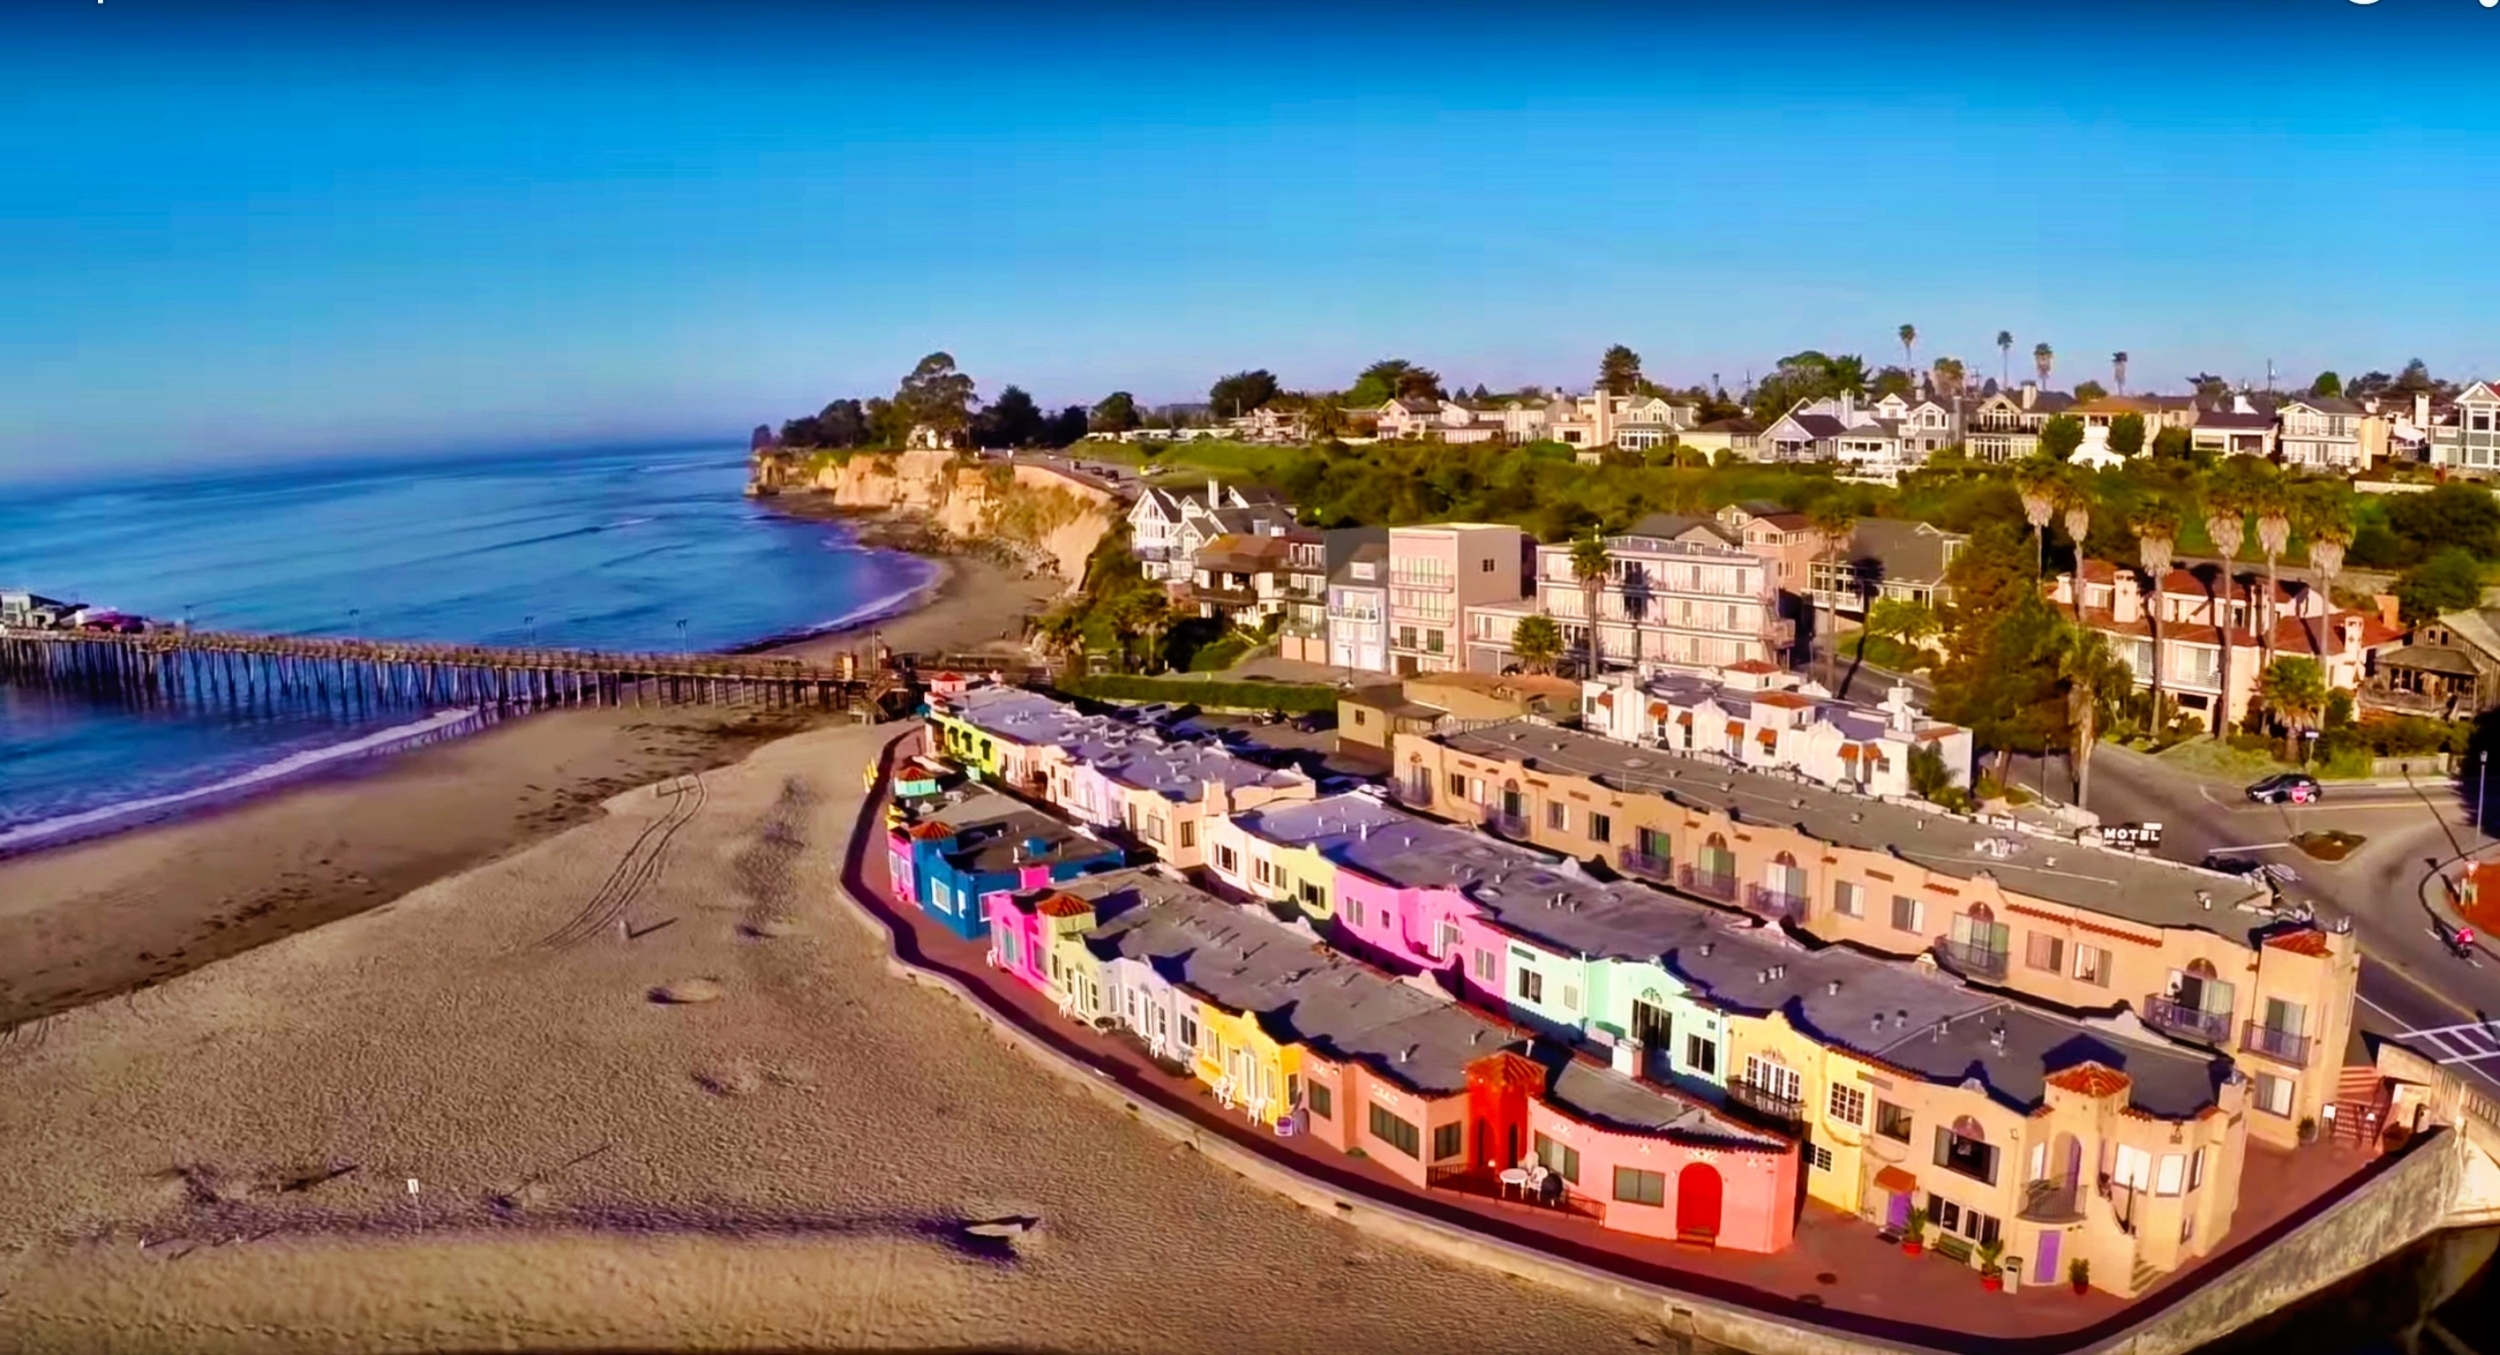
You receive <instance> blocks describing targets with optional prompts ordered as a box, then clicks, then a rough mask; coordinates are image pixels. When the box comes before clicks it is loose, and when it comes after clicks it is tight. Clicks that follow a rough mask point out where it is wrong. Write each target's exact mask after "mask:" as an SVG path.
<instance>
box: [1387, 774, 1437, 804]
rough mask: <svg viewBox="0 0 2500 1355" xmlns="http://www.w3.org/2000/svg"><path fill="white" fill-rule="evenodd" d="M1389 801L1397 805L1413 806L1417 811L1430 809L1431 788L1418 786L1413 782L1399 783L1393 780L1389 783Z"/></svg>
mask: <svg viewBox="0 0 2500 1355" xmlns="http://www.w3.org/2000/svg"><path fill="white" fill-rule="evenodd" d="M1389 799H1390V800H1391V801H1393V802H1395V803H1397V804H1402V805H1413V806H1415V807H1416V808H1418V809H1430V808H1431V807H1432V787H1430V786H1428V785H1418V784H1417V783H1415V782H1413V781H1400V780H1396V779H1394V778H1393V779H1392V780H1391V781H1390V782H1389Z"/></svg>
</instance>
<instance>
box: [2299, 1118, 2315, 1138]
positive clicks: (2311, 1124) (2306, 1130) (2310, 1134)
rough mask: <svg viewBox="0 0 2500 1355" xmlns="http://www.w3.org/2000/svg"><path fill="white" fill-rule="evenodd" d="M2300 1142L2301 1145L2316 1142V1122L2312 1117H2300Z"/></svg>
mask: <svg viewBox="0 0 2500 1355" xmlns="http://www.w3.org/2000/svg"><path fill="white" fill-rule="evenodd" d="M2300 1141H2301V1142H2302V1143H2316V1142H2317V1141H2318V1122H2317V1120H2316V1119H2315V1118H2314V1117H2312V1116H2307V1115H2304V1116H2302V1117H2300Z"/></svg>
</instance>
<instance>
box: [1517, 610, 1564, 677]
mask: <svg viewBox="0 0 2500 1355" xmlns="http://www.w3.org/2000/svg"><path fill="white" fill-rule="evenodd" d="M1562 649H1563V644H1562V627H1560V626H1558V625H1555V624H1554V618H1552V617H1550V616H1547V615H1546V614H1545V613H1543V612H1538V613H1536V614H1535V615H1533V616H1523V617H1521V618H1519V624H1518V625H1516V626H1513V627H1512V628H1511V632H1510V652H1511V655H1512V657H1514V658H1516V659H1518V660H1519V666H1520V667H1522V668H1525V669H1527V670H1528V671H1529V672H1531V673H1551V672H1553V671H1554V664H1555V662H1556V661H1558V660H1560V659H1561V658H1562Z"/></svg>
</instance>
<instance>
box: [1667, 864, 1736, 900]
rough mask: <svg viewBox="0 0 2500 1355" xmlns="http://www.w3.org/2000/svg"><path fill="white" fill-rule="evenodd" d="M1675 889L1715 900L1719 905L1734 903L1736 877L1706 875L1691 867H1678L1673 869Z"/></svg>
mask: <svg viewBox="0 0 2500 1355" xmlns="http://www.w3.org/2000/svg"><path fill="white" fill-rule="evenodd" d="M1675 887H1676V888H1678V889H1681V890H1683V891H1684V892H1685V893H1687V894H1698V895H1700V896H1701V897H1703V898H1705V899H1717V900H1718V901H1719V902H1721V903H1734V902H1736V877H1735V876H1733V875H1706V874H1703V873H1702V872H1700V871H1697V870H1695V869H1693V868H1692V867H1691V866H1678V867H1676V868H1675Z"/></svg>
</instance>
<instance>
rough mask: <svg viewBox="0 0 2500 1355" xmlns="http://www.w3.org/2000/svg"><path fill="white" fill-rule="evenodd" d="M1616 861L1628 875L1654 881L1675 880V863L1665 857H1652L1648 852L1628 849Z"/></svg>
mask: <svg viewBox="0 0 2500 1355" xmlns="http://www.w3.org/2000/svg"><path fill="white" fill-rule="evenodd" d="M1615 860H1616V861H1617V862H1618V863H1620V864H1621V866H1622V868H1623V872H1624V874H1626V875H1641V876H1646V877H1648V878H1650V879H1652V880H1669V879H1673V878H1674V870H1675V863H1674V862H1672V861H1669V860H1668V859H1667V858H1665V857H1663V856H1652V855H1650V854H1649V853H1647V852H1644V851H1639V850H1636V849H1634V848H1631V847H1626V848H1624V849H1623V850H1622V852H1621V853H1619V854H1618V855H1617V856H1616V858H1615Z"/></svg>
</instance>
